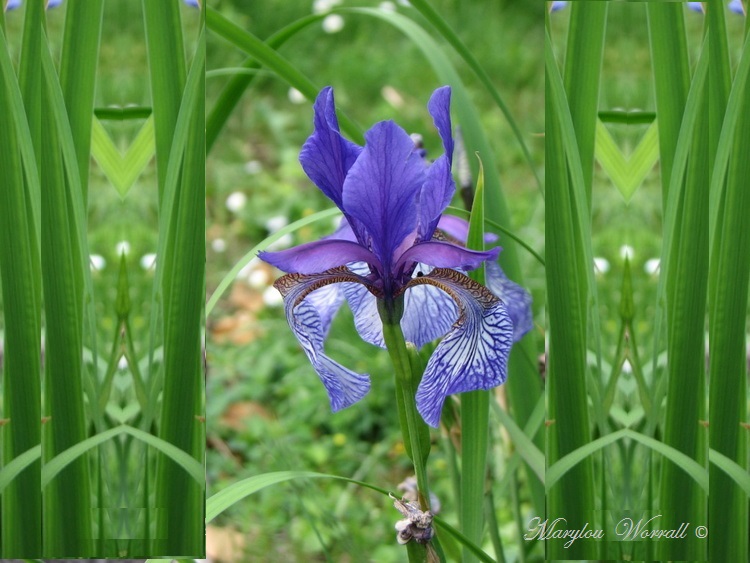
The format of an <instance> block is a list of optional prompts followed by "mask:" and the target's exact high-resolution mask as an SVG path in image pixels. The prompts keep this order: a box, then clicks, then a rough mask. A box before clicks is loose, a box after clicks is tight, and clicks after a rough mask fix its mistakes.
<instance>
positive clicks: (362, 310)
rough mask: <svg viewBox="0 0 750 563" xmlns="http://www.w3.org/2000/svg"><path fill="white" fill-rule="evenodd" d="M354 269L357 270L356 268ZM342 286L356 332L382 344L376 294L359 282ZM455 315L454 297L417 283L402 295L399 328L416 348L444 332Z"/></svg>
mask: <svg viewBox="0 0 750 563" xmlns="http://www.w3.org/2000/svg"><path fill="white" fill-rule="evenodd" d="M353 269H354V270H355V271H356V268H353ZM417 269H420V270H422V271H425V272H427V271H429V270H431V268H430V267H428V266H425V265H419V266H417ZM358 273H362V272H358ZM342 287H343V288H344V294H345V295H346V300H347V302H348V303H349V307H350V308H351V310H352V313H353V314H354V327H355V328H356V329H357V332H358V333H359V336H360V337H361V338H362V340H364V341H365V342H368V343H370V344H373V345H374V346H380V347H381V348H385V340H384V339H383V322H382V321H381V320H380V315H379V313H378V305H377V300H376V298H375V296H374V295H373V294H372V293H370V292H369V291H367V289H366V288H365V287H364V286H362V285H360V284H353V283H346V284H343V285H342ZM457 318H458V309H457V308H456V304H455V303H454V301H453V299H451V298H450V297H449V296H448V295H446V293H445V292H443V291H441V290H440V289H438V288H436V287H434V286H431V285H417V286H415V287H412V288H410V289H409V291H407V292H406V294H405V296H404V313H403V316H402V317H401V330H402V331H403V334H404V338H405V339H406V341H407V342H411V343H412V344H414V345H415V346H416V347H417V348H418V349H419V348H422V346H424V345H425V344H427V343H428V342H432V341H433V340H435V339H437V338H440V337H441V336H443V335H445V334H446V333H447V332H448V331H450V329H451V326H453V323H454V322H455V321H456V319H457Z"/></svg>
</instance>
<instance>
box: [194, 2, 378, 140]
mask: <svg viewBox="0 0 750 563" xmlns="http://www.w3.org/2000/svg"><path fill="white" fill-rule="evenodd" d="M206 25H207V26H208V27H209V29H210V30H211V31H214V32H216V33H217V34H218V35H219V36H221V37H223V38H224V39H226V40H227V41H229V42H230V43H233V44H234V45H236V46H238V47H239V48H240V49H242V50H243V51H245V52H246V53H248V54H249V55H251V56H253V57H255V59H256V60H257V61H258V62H260V63H261V64H263V65H264V66H266V67H268V68H269V69H271V70H273V71H274V72H275V73H276V74H278V75H279V76H280V77H282V78H283V79H284V80H286V81H287V82H288V83H289V84H290V85H291V86H294V87H295V88H296V89H297V90H299V91H300V92H302V93H303V94H304V95H305V97H306V98H307V99H308V100H310V101H312V100H314V99H315V97H316V96H317V95H318V91H319V88H318V87H317V86H315V84H314V83H313V82H312V81H311V80H310V79H309V78H307V76H305V75H304V74H303V73H302V72H300V71H299V70H298V69H297V68H295V67H294V65H292V64H291V63H290V62H289V61H287V60H286V59H285V58H284V57H282V56H281V55H279V54H278V53H277V52H276V51H275V50H274V49H272V48H271V47H269V46H268V45H267V44H265V43H263V42H262V41H261V40H260V39H258V38H257V37H256V36H255V35H253V34H252V33H249V32H247V31H245V30H243V29H241V28H240V27H239V26H237V25H235V24H233V23H232V22H231V21H229V20H228V19H227V18H225V17H224V16H222V15H221V14H220V13H219V12H217V11H216V10H213V9H212V8H207V9H206ZM338 117H339V124H340V125H341V128H342V129H343V130H344V131H345V132H346V134H347V135H349V136H350V137H351V139H352V140H353V141H355V142H357V143H360V144H362V143H363V142H364V138H363V136H362V132H361V129H360V128H359V127H358V126H357V125H356V124H354V123H353V122H352V121H351V120H350V119H349V118H348V117H346V115H344V114H342V113H340V112H339V114H338Z"/></svg>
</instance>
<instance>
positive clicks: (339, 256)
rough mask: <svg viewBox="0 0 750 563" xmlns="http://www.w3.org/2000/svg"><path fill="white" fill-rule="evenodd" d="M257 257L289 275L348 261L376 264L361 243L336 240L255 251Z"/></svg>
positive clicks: (314, 271) (312, 272)
mask: <svg viewBox="0 0 750 563" xmlns="http://www.w3.org/2000/svg"><path fill="white" fill-rule="evenodd" d="M258 258H260V259H261V260H264V261H266V262H268V263H269V264H271V265H272V266H276V267H277V268H278V269H279V270H282V271H284V272H288V273H290V274H315V273H318V272H322V271H324V270H328V269H330V268H335V267H336V266H343V265H344V264H348V263H349V262H360V261H361V262H367V263H368V264H373V265H375V266H377V265H379V262H378V260H377V258H375V256H374V255H373V254H372V252H370V251H369V250H367V249H366V248H364V247H363V246H361V245H359V244H357V243H356V242H350V241H347V240H338V239H324V240H317V241H314V242H308V243H306V244H301V245H299V246H295V247H294V248H288V249H287V250H280V251H279V252H259V253H258Z"/></svg>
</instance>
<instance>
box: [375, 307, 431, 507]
mask: <svg viewBox="0 0 750 563" xmlns="http://www.w3.org/2000/svg"><path fill="white" fill-rule="evenodd" d="M389 305H390V306H389ZM378 312H379V313H380V318H381V320H382V321H383V339H384V340H385V346H386V348H387V349H388V354H389V355H390V356H391V361H392V362H393V368H394V370H395V372H396V399H397V401H398V407H399V415H400V419H401V433H402V434H403V437H404V446H405V448H406V452H407V453H408V455H409V457H410V458H411V459H412V461H413V462H414V470H415V472H416V474H417V488H418V498H419V504H420V507H421V509H422V510H429V509H430V492H429V489H428V486H427V470H426V467H425V462H426V461H427V456H428V455H429V448H430V442H429V429H428V428H427V425H426V424H425V422H424V421H423V420H422V418H421V417H420V416H419V413H418V412H417V403H416V401H415V399H414V396H415V394H416V390H417V385H418V384H419V378H420V377H421V374H418V373H414V372H413V371H412V360H411V359H410V357H409V356H410V355H409V350H408V349H407V347H406V340H404V334H403V332H401V324H400V321H401V316H402V315H403V312H404V298H403V296H402V297H399V298H397V299H396V300H395V301H394V302H392V303H390V304H387V303H386V302H385V301H381V300H378Z"/></svg>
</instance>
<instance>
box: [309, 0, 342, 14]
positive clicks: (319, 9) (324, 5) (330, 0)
mask: <svg viewBox="0 0 750 563" xmlns="http://www.w3.org/2000/svg"><path fill="white" fill-rule="evenodd" d="M339 4H341V0H315V2H313V14H324V13H326V12H330V11H331V10H333V9H334V8H335V7H336V6H338V5H339Z"/></svg>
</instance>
